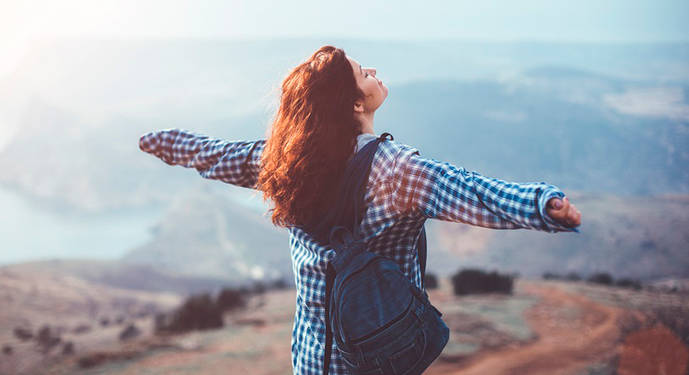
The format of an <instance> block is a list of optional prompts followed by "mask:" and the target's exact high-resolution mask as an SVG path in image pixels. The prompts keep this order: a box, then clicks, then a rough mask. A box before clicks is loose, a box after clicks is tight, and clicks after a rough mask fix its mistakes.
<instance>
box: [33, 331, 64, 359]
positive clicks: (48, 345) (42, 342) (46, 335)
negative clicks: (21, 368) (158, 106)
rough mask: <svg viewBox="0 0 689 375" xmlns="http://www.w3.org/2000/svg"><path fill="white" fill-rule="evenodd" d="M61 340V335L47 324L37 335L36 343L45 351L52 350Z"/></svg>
mask: <svg viewBox="0 0 689 375" xmlns="http://www.w3.org/2000/svg"><path fill="white" fill-rule="evenodd" d="M60 341H62V339H60V336H59V335H58V334H57V333H56V332H54V331H53V330H51V329H50V327H49V326H47V325H45V326H43V327H42V328H41V329H40V330H39V331H38V334H37V335H36V343H37V344H38V346H40V347H41V350H42V351H43V352H48V351H50V349H52V348H53V347H54V346H55V345H57V344H59V343H60Z"/></svg>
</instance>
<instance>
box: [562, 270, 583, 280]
mask: <svg viewBox="0 0 689 375" xmlns="http://www.w3.org/2000/svg"><path fill="white" fill-rule="evenodd" d="M565 279H567V280H569V281H580V280H581V276H579V274H578V273H576V272H570V273H568V274H567V276H565Z"/></svg>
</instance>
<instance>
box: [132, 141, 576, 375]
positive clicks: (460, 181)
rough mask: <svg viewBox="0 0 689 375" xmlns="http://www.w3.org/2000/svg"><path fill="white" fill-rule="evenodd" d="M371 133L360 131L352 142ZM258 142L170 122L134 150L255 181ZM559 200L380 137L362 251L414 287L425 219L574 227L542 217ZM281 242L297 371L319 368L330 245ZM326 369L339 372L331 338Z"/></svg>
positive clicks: (242, 182) (308, 240)
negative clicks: (292, 292)
mask: <svg viewBox="0 0 689 375" xmlns="http://www.w3.org/2000/svg"><path fill="white" fill-rule="evenodd" d="M373 139H375V136H374V135H371V134H361V135H360V136H359V137H358V139H357V141H358V144H357V149H360V148H361V147H363V145H364V144H366V143H368V142H369V141H371V140H373ZM264 146H265V140H258V141H252V142H247V141H235V142H232V141H225V140H218V139H210V138H208V137H206V136H202V135H198V134H195V133H192V132H188V131H184V130H179V129H169V130H161V131H155V132H150V133H147V134H145V135H143V136H142V137H141V139H140V140H139V147H140V148H141V150H143V151H145V152H148V153H151V154H153V155H155V156H157V157H158V158H160V159H162V160H163V161H164V162H166V163H168V164H170V165H181V166H184V167H188V168H195V169H196V170H197V171H198V172H199V173H200V174H201V176H203V177H205V178H210V179H216V180H220V181H223V182H226V183H229V184H233V185H238V186H242V187H247V188H254V187H255V185H256V181H257V178H258V172H259V169H260V159H261V153H262V151H263V148H264ZM552 197H564V194H563V193H562V192H561V191H560V190H559V189H558V188H557V187H555V186H553V185H548V184H546V183H545V182H531V183H514V182H506V181H502V180H499V179H495V178H488V177H484V176H482V175H480V174H479V173H477V172H471V171H467V170H465V169H464V168H461V167H456V166H454V165H452V164H450V163H445V162H441V161H438V160H434V159H427V158H423V157H421V156H420V155H419V152H418V151H417V150H416V149H415V148H413V147H410V146H407V145H403V144H400V143H396V142H394V141H387V140H386V141H384V142H382V143H381V144H380V145H379V147H378V150H377V152H376V154H375V156H374V160H373V165H372V167H371V173H370V175H369V179H368V184H367V190H366V195H365V200H366V205H367V211H366V213H365V216H364V219H363V220H362V223H361V230H362V234H363V235H364V236H365V239H366V241H367V246H368V251H371V252H375V253H378V254H380V255H382V256H385V257H388V258H390V259H393V260H395V261H396V262H397V263H398V264H399V267H400V269H401V270H402V272H404V274H405V275H407V277H409V279H410V280H411V281H412V282H413V283H415V284H416V285H417V286H418V287H421V270H420V267H419V262H418V259H417V253H416V251H415V246H416V241H417V238H418V236H419V235H420V231H421V227H422V225H423V224H424V221H425V220H426V219H429V218H432V219H439V220H446V221H453V222H459V223H467V224H471V225H477V226H482V227H487V228H494V229H519V228H525V229H535V230H541V231H546V232H563V231H573V232H578V230H577V229H576V228H567V227H564V226H562V225H559V224H557V223H556V222H555V221H553V220H552V219H551V218H550V217H548V216H547V215H546V212H545V206H546V202H547V201H548V200H549V199H550V198H552ZM289 234H290V236H289V245H290V252H291V256H292V265H293V271H294V277H295V284H296V287H297V295H296V303H297V306H296V313H295V319H294V325H293V330H292V340H291V349H292V368H293V370H294V373H295V374H320V373H321V367H322V364H323V353H324V348H325V343H324V341H325V323H324V321H325V310H324V307H325V304H326V301H324V299H325V272H326V269H327V264H328V262H329V261H330V260H331V259H332V258H333V257H334V251H333V250H332V249H331V248H329V247H327V246H324V245H323V244H320V243H318V242H316V241H315V240H314V239H313V238H312V237H311V236H310V235H309V233H307V232H305V231H303V230H301V229H300V228H297V227H290V228H289ZM329 372H330V374H334V375H337V374H346V373H347V371H346V370H345V367H344V364H343V362H342V358H341V357H340V355H339V352H338V350H337V344H336V343H333V351H332V358H331V361H330V371H329Z"/></svg>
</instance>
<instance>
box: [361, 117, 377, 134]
mask: <svg viewBox="0 0 689 375" xmlns="http://www.w3.org/2000/svg"><path fill="white" fill-rule="evenodd" d="M373 113H374V112H371V113H361V114H359V116H358V120H359V122H360V123H361V132H362V133H368V134H374V135H375V134H376V133H374V132H373Z"/></svg>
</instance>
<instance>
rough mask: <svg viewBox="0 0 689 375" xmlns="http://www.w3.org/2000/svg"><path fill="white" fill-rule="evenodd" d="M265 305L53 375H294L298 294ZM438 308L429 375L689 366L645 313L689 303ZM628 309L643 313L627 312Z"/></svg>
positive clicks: (630, 295) (609, 293)
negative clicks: (437, 343)
mask: <svg viewBox="0 0 689 375" xmlns="http://www.w3.org/2000/svg"><path fill="white" fill-rule="evenodd" d="M262 298H263V301H253V302H252V305H251V307H250V308H249V309H247V310H246V311H243V312H237V313H231V314H228V315H226V316H225V322H226V326H225V327H224V328H222V329H218V330H214V331H205V332H203V331H199V332H191V333H188V334H182V335H177V336H172V337H163V338H159V339H157V340H150V339H146V340H139V341H138V342H137V343H134V344H133V345H128V346H126V347H112V348H110V349H109V350H101V351H94V352H91V354H85V355H84V356H82V357H81V358H89V357H90V358H96V357H100V358H105V360H104V361H103V362H101V363H100V364H98V365H97V366H96V367H94V368H87V369H82V368H80V366H79V365H78V361H77V360H78V358H67V359H65V360H63V361H60V362H59V363H58V364H56V365H55V366H54V367H53V373H54V374H68V373H69V374H84V375H85V374H91V373H94V372H97V373H98V374H107V375H115V374H136V373H144V372H146V373H150V374H169V373H178V374H202V375H206V374H208V375H210V374H221V373H228V372H229V373H242V372H246V373H251V374H257V375H268V374H285V373H289V372H290V370H291V365H290V346H289V343H290V337H291V327H292V319H293V313H294V291H292V290H288V291H281V292H271V293H269V294H267V295H265V296H264V297H262ZM430 298H431V301H432V303H433V304H434V305H435V306H437V307H438V308H439V309H440V311H442V312H443V319H444V320H445V322H446V323H447V324H448V327H449V328H450V330H451V332H450V342H449V343H448V344H447V346H446V347H445V349H444V350H443V353H442V354H441V355H440V357H439V358H438V359H436V361H435V362H434V363H433V364H432V365H431V367H430V368H429V369H428V370H427V373H428V374H456V375H468V374H505V375H507V374H515V373H517V374H522V373H528V374H543V375H546V374H547V375H551V374H576V375H589V374H611V373H614V372H615V371H618V373H620V374H622V373H625V374H636V373H638V372H634V370H635V368H639V367H638V366H643V367H641V368H644V369H646V370H645V371H651V372H646V373H656V371H660V370H659V369H660V368H665V369H666V374H668V375H670V374H673V375H683V372H682V371H685V370H686V366H687V364H689V348H687V346H686V344H683V343H682V342H681V341H680V340H679V339H678V338H677V336H676V335H677V334H676V333H674V332H673V331H671V330H670V329H668V327H665V326H653V325H652V324H651V323H652V320H651V319H652V318H651V317H652V315H649V316H647V315H644V313H642V312H643V311H644V306H647V307H649V306H654V307H662V308H673V307H677V306H681V305H682V304H684V305H686V296H681V295H672V294H662V293H652V292H651V293H649V292H645V291H642V292H634V291H629V290H621V289H617V288H606V287H602V286H595V285H588V284H583V283H582V284H571V283H562V282H540V281H533V280H531V281H530V280H519V281H518V282H517V284H516V287H515V290H514V294H513V295H509V296H506V295H496V294H489V295H470V296H462V297H457V296H454V295H452V294H451V290H450V285H449V283H447V282H446V281H443V282H441V288H440V289H438V290H434V291H431V292H430ZM625 300H634V301H638V302H640V304H641V305H637V306H630V305H626V304H624V301H625ZM685 309H686V307H685ZM676 317H677V318H678V319H682V317H681V316H676ZM684 319H685V321H686V318H684ZM675 328H677V327H673V329H675ZM639 338H642V339H644V338H645V339H646V340H647V342H648V341H649V340H654V339H656V338H658V339H661V340H664V341H663V343H671V344H672V345H670V346H662V347H663V348H664V350H663V353H661V354H659V355H658V356H656V357H653V358H649V357H648V356H649V355H651V354H652V350H653V349H652V347H650V348H649V347H648V346H644V344H640V343H639V342H638V341H637V340H638V339H639ZM652 345H656V346H657V345H660V343H659V342H657V341H655V342H653V343H652ZM658 347H660V346H658ZM107 358H112V360H108V359H107ZM670 359H674V361H673V362H668V360H670ZM640 360H643V361H644V362H643V363H639V361H640ZM629 371H631V372H629Z"/></svg>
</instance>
